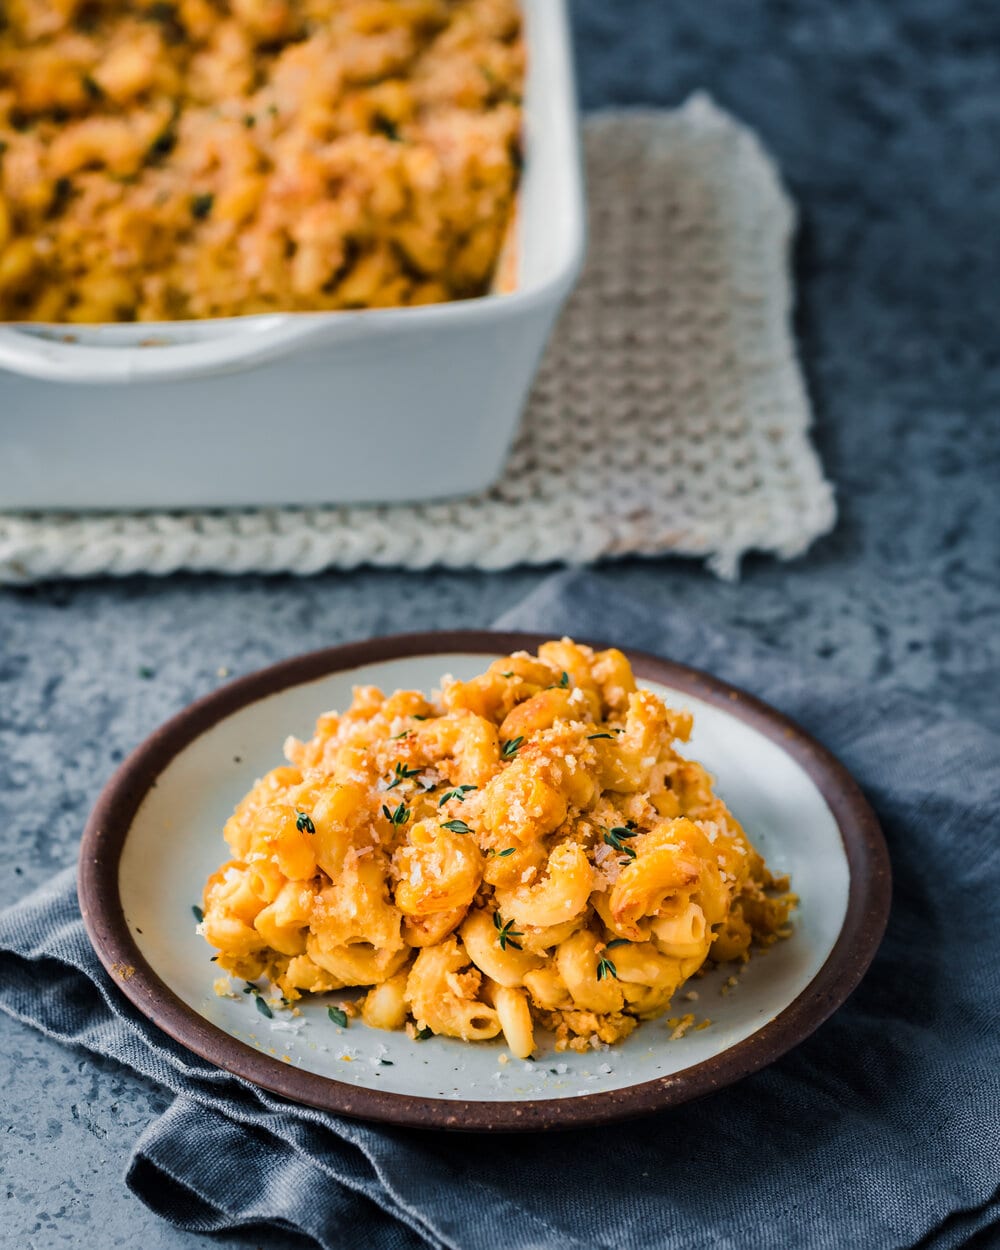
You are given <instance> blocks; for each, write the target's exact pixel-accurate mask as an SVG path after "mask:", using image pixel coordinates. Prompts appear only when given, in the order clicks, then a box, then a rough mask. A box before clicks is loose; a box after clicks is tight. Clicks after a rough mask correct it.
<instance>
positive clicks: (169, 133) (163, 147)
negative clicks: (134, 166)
mask: <svg viewBox="0 0 1000 1250" xmlns="http://www.w3.org/2000/svg"><path fill="white" fill-rule="evenodd" d="M176 146H177V135H176V133H175V132H174V131H173V130H171V129H170V128H169V127H168V128H167V129H166V130H162V131H161V132H160V133H159V134H158V135H157V136H156V138H155V139H154V140H153V142H152V143H151V144H150V145H149V151H148V152H147V153H146V156H147V158H148V159H149V160H158V159H159V158H160V157H161V156H169V155H170V153H171V152H172V151H173V150H174V148H175V147H176Z"/></svg>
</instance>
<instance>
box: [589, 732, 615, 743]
mask: <svg viewBox="0 0 1000 1250" xmlns="http://www.w3.org/2000/svg"><path fill="white" fill-rule="evenodd" d="M595 738H610V739H611V741H612V742H614V740H615V735H614V734H587V739H588V741H590V742H593V740H594V739H595Z"/></svg>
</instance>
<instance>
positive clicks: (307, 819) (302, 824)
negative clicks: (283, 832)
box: [295, 808, 316, 833]
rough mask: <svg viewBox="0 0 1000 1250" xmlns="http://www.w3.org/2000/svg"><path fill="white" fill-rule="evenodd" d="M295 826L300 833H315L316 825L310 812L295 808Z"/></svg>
mask: <svg viewBox="0 0 1000 1250" xmlns="http://www.w3.org/2000/svg"><path fill="white" fill-rule="evenodd" d="M295 828H296V829H298V831H299V833H315V832H316V826H315V825H314V824H313V821H312V817H311V816H310V815H309V813H308V812H300V811H299V809H298V808H296V809H295Z"/></svg>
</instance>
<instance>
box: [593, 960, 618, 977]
mask: <svg viewBox="0 0 1000 1250" xmlns="http://www.w3.org/2000/svg"><path fill="white" fill-rule="evenodd" d="M605 977H614V979H615V980H616V981H617V980H618V969H617V968H616V967H615V966H614V964H613V963H612V962H611V960H610V959H605V958H604V956H603V955H602V956H601V958H600V959H599V960H598V963H597V979H598V981H603V980H604V978H605Z"/></svg>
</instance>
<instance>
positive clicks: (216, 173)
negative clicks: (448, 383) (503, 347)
mask: <svg viewBox="0 0 1000 1250" xmlns="http://www.w3.org/2000/svg"><path fill="white" fill-rule="evenodd" d="M523 76H524V47H523V43H522V38H521V21H520V14H519V10H518V7H517V4H516V3H515V0H5V3H4V4H3V5H2V6H0V320H18V321H21V320H34V321H53V322H98V321H134V320H139V321H160V320H177V319H185V318H200V317H219V316H231V315H235V314H241V313H265V312H273V311H278V310H305V311H314V310H321V309H338V308H365V307H377V306H385V305H400V304H422V303H433V302H438V301H442V300H449V299H462V298H465V297H469V296H475V295H480V294H482V293H484V292H485V291H486V290H487V289H488V288H489V286H490V282H491V277H492V275H493V273H494V269H495V267H496V264H497V258H498V255H499V252H500V248H501V244H502V241H503V238H504V235H505V231H506V229H507V226H508V223H509V220H510V217H511V213H512V208H513V203H514V197H515V193H516V190H517V184H518V171H519V167H520V159H519V151H520V133H521V107H520V100H521V91H522V81H523Z"/></svg>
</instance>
